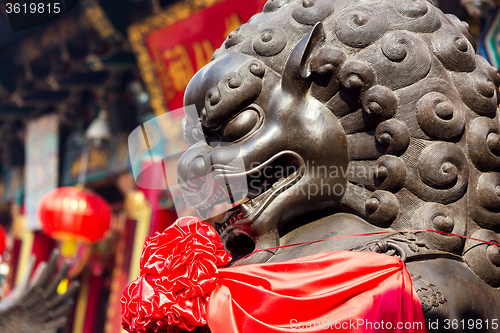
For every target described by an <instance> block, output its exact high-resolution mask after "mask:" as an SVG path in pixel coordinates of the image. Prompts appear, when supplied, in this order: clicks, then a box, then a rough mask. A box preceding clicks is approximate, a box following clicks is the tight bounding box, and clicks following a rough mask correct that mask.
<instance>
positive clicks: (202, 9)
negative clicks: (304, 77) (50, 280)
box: [0, 0, 500, 333]
mask: <svg viewBox="0 0 500 333" xmlns="http://www.w3.org/2000/svg"><path fill="white" fill-rule="evenodd" d="M264 3H265V1H264V0H245V1H241V0H177V1H174V0H101V1H99V0H80V1H79V3H78V5H77V6H76V7H75V8H73V9H72V10H70V11H69V12H68V13H67V14H65V15H63V16H61V17H59V18H57V19H55V20H53V21H50V22H48V23H46V24H43V25H40V26H38V27H35V28H32V29H28V30H24V31H22V32H17V33H13V32H12V30H11V27H10V25H9V19H8V17H7V15H6V14H5V12H6V11H5V6H4V4H3V2H1V0H0V299H1V298H2V297H3V296H5V295H7V294H8V293H9V292H10V291H11V290H12V289H13V288H14V287H15V286H16V284H18V283H19V281H20V279H21V278H22V277H23V275H24V274H25V272H26V270H27V266H28V261H29V257H30V256H31V255H32V254H35V255H36V262H37V263H38V262H41V261H45V260H47V258H48V256H49V254H50V252H51V251H52V250H53V249H55V248H59V250H60V251H61V253H62V255H63V259H61V260H65V259H69V260H71V265H72V266H71V270H70V272H69V275H68V280H64V281H63V283H61V285H60V286H59V289H60V292H64V290H65V289H66V288H67V284H68V281H71V280H78V281H79V282H80V283H81V288H80V290H79V292H78V293H77V294H76V295H75V296H74V301H75V307H74V309H73V312H72V315H71V316H70V320H69V321H68V323H67V325H66V329H65V330H64V332H73V333H104V332H105V333H112V332H113V333H114V332H121V331H122V330H121V315H120V302H119V299H120V296H121V293H122V291H123V290H124V289H125V287H126V286H127V284H128V283H129V282H130V281H131V280H132V279H134V278H135V277H136V276H137V275H138V274H139V264H138V263H139V258H140V255H141V251H142V245H143V243H144V239H145V237H146V236H148V235H153V234H154V233H155V232H157V231H162V230H163V229H165V228H166V227H168V226H169V225H170V224H171V223H172V222H173V221H175V219H176V218H177V215H176V212H175V209H174V207H173V200H172V198H171V196H170V193H169V192H168V190H162V189H156V190H151V189H145V188H140V187H138V186H137V185H136V183H135V181H134V177H133V176H132V173H131V170H132V169H131V164H130V159H129V156H128V141H127V140H128V135H129V134H130V133H131V131H133V130H134V129H135V128H137V127H138V126H140V124H142V123H144V122H147V121H148V120H150V119H152V118H154V117H156V116H158V115H161V114H163V113H164V112H166V111H168V110H174V109H177V108H180V107H181V106H182V96H183V92H184V89H185V87H186V85H187V83H188V82H189V80H190V78H191V77H192V76H193V75H194V73H195V72H196V71H197V70H199V69H200V68H201V67H203V66H204V65H205V64H206V63H208V62H209V61H210V59H211V57H212V53H213V51H214V50H215V49H217V48H218V47H219V46H220V45H221V44H222V42H223V41H224V40H225V38H226V37H227V35H228V34H229V33H230V32H231V31H233V30H234V29H236V28H237V27H238V26H239V25H240V24H242V23H244V22H246V21H247V20H248V19H249V18H250V17H251V16H252V15H254V14H255V13H257V12H259V11H260V10H261V9H262V7H263V5H264ZM434 4H436V5H437V6H439V7H440V8H441V9H442V10H443V11H444V12H445V13H452V14H455V15H457V16H458V17H459V18H460V19H462V20H465V21H467V22H468V23H469V25H470V29H471V32H472V34H473V36H474V38H475V39H476V41H477V44H478V50H479V52H480V54H481V55H483V56H484V57H486V58H487V59H488V61H490V63H491V64H492V65H493V66H495V67H497V68H498V66H499V65H500V58H499V56H498V50H499V49H500V44H499V37H500V35H499V29H500V14H499V13H500V11H499V9H498V5H499V3H498V2H495V1H494V0H439V1H434ZM167 130H169V129H167ZM175 130H176V129H175V128H174V129H172V131H175ZM177 130H178V129H177ZM134 163H148V158H147V156H146V155H145V156H144V159H143V160H141V159H139V160H137V161H134ZM149 177H151V181H152V182H155V181H157V179H158V178H157V177H160V178H161V177H162V176H161V175H154V174H151V175H149ZM153 188H154V187H153ZM69 283H71V282H69Z"/></svg>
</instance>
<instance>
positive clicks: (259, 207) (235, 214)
mask: <svg viewBox="0 0 500 333" xmlns="http://www.w3.org/2000/svg"><path fill="white" fill-rule="evenodd" d="M304 172H305V164H304V162H303V159H302V158H301V157H300V155H298V154H296V153H294V152H281V153H279V154H276V155H275V156H273V157H272V158H270V159H269V160H268V161H266V162H265V163H263V164H262V165H261V166H259V167H258V168H254V169H252V170H251V171H250V172H248V173H247V175H246V176H247V181H248V193H247V194H246V198H245V199H243V200H242V203H241V204H239V205H237V206H235V207H234V208H232V209H230V210H229V211H227V213H226V214H225V216H224V219H223V220H222V222H221V223H216V224H215V226H216V230H217V232H218V233H219V234H222V233H223V232H224V231H225V230H226V229H228V228H230V227H233V226H236V225H239V224H243V223H247V222H249V221H253V220H255V219H256V218H257V217H258V216H259V215H260V214H261V213H262V211H263V210H264V209H265V208H266V207H267V206H269V204H270V203H271V202H272V201H273V200H274V199H275V198H276V197H277V196H279V195H280V194H281V193H282V192H284V191H285V190H287V189H289V188H290V187H292V186H293V185H294V184H295V183H297V181H298V180H300V178H301V177H302V176H303V175H304ZM228 194H229V195H230V196H231V195H232V193H228ZM238 200H241V198H238ZM235 201H236V200H235Z"/></svg>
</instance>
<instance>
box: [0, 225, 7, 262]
mask: <svg viewBox="0 0 500 333" xmlns="http://www.w3.org/2000/svg"><path fill="white" fill-rule="evenodd" d="M6 243H7V234H6V232H5V229H4V228H3V227H2V226H1V225H0V256H1V255H2V253H3V252H4V251H5V248H6ZM0 261H1V259H0Z"/></svg>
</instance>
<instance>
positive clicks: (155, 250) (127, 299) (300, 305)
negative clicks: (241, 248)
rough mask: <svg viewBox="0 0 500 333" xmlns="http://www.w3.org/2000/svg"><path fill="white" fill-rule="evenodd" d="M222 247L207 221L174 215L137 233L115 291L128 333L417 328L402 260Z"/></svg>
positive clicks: (420, 319)
mask: <svg viewBox="0 0 500 333" xmlns="http://www.w3.org/2000/svg"><path fill="white" fill-rule="evenodd" d="M229 261H230V255H229V253H227V252H226V251H225V250H224V246H223V245H222V243H221V242H220V239H219V236H218V235H217V233H216V232H215V230H214V229H213V228H212V227H210V226H209V225H208V224H205V223H203V222H201V221H200V220H199V219H197V218H194V217H185V218H181V219H178V220H177V221H176V223H174V224H173V225H172V226H171V227H169V228H167V229H165V230H164V231H163V233H161V234H160V233H157V234H156V235H155V236H153V237H148V238H147V239H146V244H145V246H144V251H143V254H142V258H141V276H140V277H139V278H138V279H136V280H135V281H133V282H132V283H131V284H130V285H129V286H128V288H127V289H126V290H125V291H124V292H123V295H122V298H121V300H120V301H121V303H122V325H123V327H124V328H125V329H126V330H127V331H129V332H134V333H151V332H158V333H160V332H161V333H176V332H180V331H182V330H190V331H192V330H194V329H195V328H196V327H197V326H203V325H205V324H207V323H208V326H209V327H210V329H211V330H212V332H213V333H279V332H280V333H283V332H288V333H292V332H320V331H325V330H335V331H339V332H363V333H368V332H398V333H402V332H409V333H423V332H426V328H425V321H424V316H423V313H422V308H421V305H420V302H419V300H418V297H417V295H416V292H415V290H414V289H413V286H412V282H411V279H410V275H409V273H408V271H407V270H406V267H405V265H404V263H403V262H402V261H401V260H400V259H398V258H396V257H391V256H387V255H383V254H378V253H370V252H350V251H338V252H327V253H319V254H315V255H311V256H306V257H302V258H298V259H295V260H289V261H285V262H280V263H266V264H255V265H247V266H235V267H226V268H224V266H225V265H226V264H227V263H228V262H229Z"/></svg>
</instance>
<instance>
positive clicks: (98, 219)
mask: <svg viewBox="0 0 500 333" xmlns="http://www.w3.org/2000/svg"><path fill="white" fill-rule="evenodd" d="M39 216H40V220H41V223H42V230H43V231H44V232H45V233H46V234H48V235H49V236H51V237H52V238H54V239H56V240H58V241H60V242H62V243H63V244H64V245H63V250H62V252H63V255H66V254H67V255H71V254H73V253H74V251H75V249H74V248H75V244H76V243H93V242H96V241H98V240H99V239H101V238H103V237H104V235H105V234H106V232H107V231H108V229H109V228H110V224H111V208H110V207H109V204H108V203H107V202H106V201H105V200H104V199H103V198H102V197H100V196H99V195H97V194H96V193H93V192H90V191H88V190H83V189H79V188H77V187H61V188H58V189H55V190H53V191H51V192H49V193H47V194H46V195H45V196H44V197H43V198H42V200H41V202H40V208H39Z"/></svg>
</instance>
